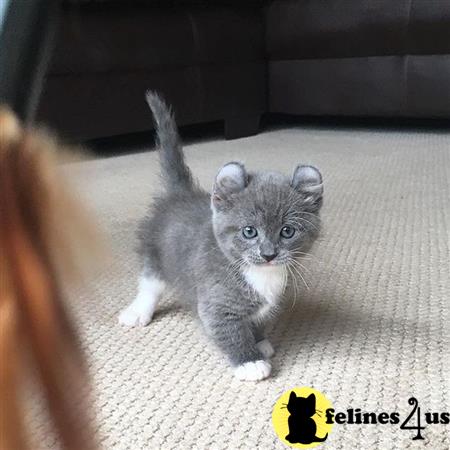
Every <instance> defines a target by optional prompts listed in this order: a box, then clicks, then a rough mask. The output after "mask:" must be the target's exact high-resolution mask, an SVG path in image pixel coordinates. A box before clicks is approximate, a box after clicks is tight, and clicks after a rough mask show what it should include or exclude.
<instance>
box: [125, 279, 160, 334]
mask: <svg viewBox="0 0 450 450" xmlns="http://www.w3.org/2000/svg"><path fill="white" fill-rule="evenodd" d="M164 287H165V283H164V281H162V280H161V279H160V278H159V277H157V276H155V275H154V274H152V273H149V272H147V271H144V272H143V273H142V275H141V278H140V279H139V288H138V294H137V296H136V298H135V299H134V300H133V301H132V302H131V303H130V304H129V305H128V306H127V307H126V308H125V309H124V310H123V311H122V312H121V313H120V315H119V323H120V324H122V325H127V326H129V327H136V326H142V327H145V326H146V325H148V324H149V323H150V321H151V320H152V317H153V313H154V312H155V308H156V305H157V303H158V300H159V299H160V297H161V294H162V292H163V290H164Z"/></svg>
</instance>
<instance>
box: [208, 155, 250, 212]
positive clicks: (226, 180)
mask: <svg viewBox="0 0 450 450" xmlns="http://www.w3.org/2000/svg"><path fill="white" fill-rule="evenodd" d="M247 184H248V174H247V171H246V170H245V167H244V165H243V164H241V163H239V162H234V161H233V162H229V163H227V164H225V165H224V166H223V167H222V168H221V169H220V170H219V172H218V174H217V175H216V180H215V182H214V188H213V194H212V203H213V205H214V206H215V207H220V205H222V204H224V203H226V202H227V200H229V198H230V196H231V195H233V194H236V193H237V192H239V191H242V190H244V189H245V188H246V187H247Z"/></svg>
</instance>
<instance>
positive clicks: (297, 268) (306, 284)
mask: <svg viewBox="0 0 450 450" xmlns="http://www.w3.org/2000/svg"><path fill="white" fill-rule="evenodd" d="M291 263H292V269H293V270H294V271H295V272H296V273H297V274H298V275H299V277H300V278H301V279H302V281H303V283H304V284H305V287H306V289H308V290H309V286H308V283H307V282H306V280H305V278H304V277H303V275H302V272H301V270H300V268H299V267H298V266H296V263H297V261H296V260H295V259H292V260H291Z"/></svg>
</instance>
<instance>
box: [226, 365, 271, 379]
mask: <svg viewBox="0 0 450 450" xmlns="http://www.w3.org/2000/svg"><path fill="white" fill-rule="evenodd" d="M271 370H272V366H271V365H270V363H268V362H267V361H263V360H260V361H251V362H246V363H244V364H242V365H241V366H238V367H236V368H235V369H234V375H235V377H236V378H238V379H239V380H243V381H259V380H264V378H267V377H268V376H269V375H270V371H271Z"/></svg>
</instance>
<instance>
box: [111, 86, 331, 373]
mask: <svg viewBox="0 0 450 450" xmlns="http://www.w3.org/2000/svg"><path fill="white" fill-rule="evenodd" d="M147 102H148V104H149V106H150V108H151V110H152V112H153V115H154V118H155V122H156V130H157V136H158V146H159V156H160V161H161V169H162V182H163V184H164V186H165V191H164V193H163V194H161V195H160V196H159V197H158V198H156V199H155V201H154V203H153V205H152V211H151V212H150V214H149V215H148V216H147V217H146V218H145V219H144V220H143V222H142V223H141V226H140V228H139V232H138V237H139V241H140V254H141V256H142V261H143V270H142V274H141V278H140V281H139V290H138V294H137V297H136V299H135V300H134V301H133V302H132V303H131V304H130V305H129V306H128V307H127V308H126V309H125V310H123V311H122V313H121V314H120V317H119V322H120V323H122V324H124V325H129V326H137V325H141V326H145V325H147V324H148V323H149V322H150V321H151V319H152V316H153V312H154V310H155V307H156V304H157V302H158V299H159V298H160V296H161V294H162V292H163V290H164V289H165V287H166V286H167V285H169V286H171V287H178V288H180V289H181V290H182V293H183V299H184V300H185V301H186V302H188V303H190V304H191V305H192V306H193V307H194V309H195V310H196V311H197V312H198V315H199V317H200V320H201V322H202V324H203V327H204V329H205V331H206V333H207V335H209V337H210V338H211V339H212V340H213V341H214V342H215V343H216V344H217V346H218V347H219V348H220V349H221V350H222V351H223V352H224V353H225V355H226V356H227V357H228V359H229V361H230V363H231V365H232V367H233V368H234V371H235V375H236V376H237V377H238V378H239V379H242V380H261V379H263V378H266V377H268V376H269V374H270V371H271V365H270V362H269V358H270V357H271V356H272V355H273V353H274V350H273V348H272V346H271V344H270V342H269V341H268V340H267V339H266V337H265V333H264V327H265V325H266V324H267V322H268V321H269V320H270V319H271V318H272V317H273V316H275V315H276V313H277V312H278V310H279V306H280V303H281V298H282V294H283V292H284V290H285V287H286V285H287V283H288V281H289V277H290V276H291V275H296V274H297V273H298V269H299V267H298V262H297V261H298V259H299V257H301V256H302V255H303V254H304V252H307V251H308V249H309V248H310V246H311V244H312V242H313V241H314V239H315V238H316V237H317V234H318V230H319V225H320V220H319V217H318V213H319V209H320V207H321V204H322V192H323V188H322V177H321V175H320V173H319V171H318V170H317V169H315V168H314V167H311V166H302V165H300V166H298V167H297V168H296V169H295V171H294V175H293V177H292V178H288V177H286V176H284V175H282V174H280V173H276V172H247V170H246V169H245V167H244V166H243V165H242V164H241V163H239V162H230V163H228V164H226V165H224V166H223V167H222V168H221V169H220V170H219V172H218V173H217V175H216V178H215V181H214V186H213V192H212V194H208V193H207V192H205V191H204V190H202V189H201V188H200V187H199V186H198V184H197V182H196V181H195V180H194V179H193V177H192V174H191V172H190V170H189V168H188V167H187V166H186V164H185V162H184V156H183V152H182V148H181V143H180V140H179V137H178V132H177V128H176V124H175V121H174V118H173V115H172V114H171V112H170V110H169V109H168V107H167V106H166V104H165V103H164V101H163V100H162V99H161V98H160V97H158V95H157V94H155V93H152V92H148V93H147Z"/></svg>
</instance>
